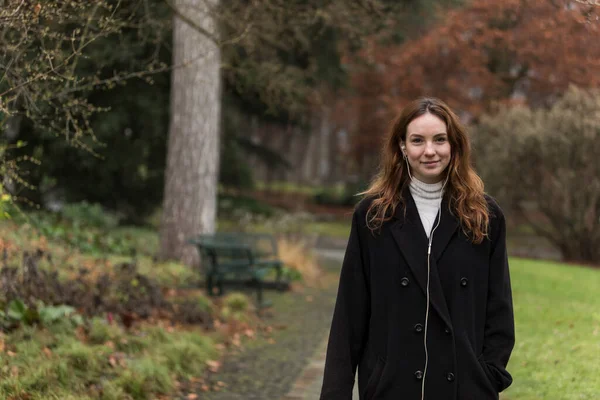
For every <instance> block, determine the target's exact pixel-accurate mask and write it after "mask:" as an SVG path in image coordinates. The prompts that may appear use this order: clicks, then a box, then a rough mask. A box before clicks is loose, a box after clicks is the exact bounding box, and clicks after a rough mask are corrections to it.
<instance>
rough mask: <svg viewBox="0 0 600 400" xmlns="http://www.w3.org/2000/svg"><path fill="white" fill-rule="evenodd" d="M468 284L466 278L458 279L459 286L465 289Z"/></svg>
mask: <svg viewBox="0 0 600 400" xmlns="http://www.w3.org/2000/svg"><path fill="white" fill-rule="evenodd" d="M468 283H469V280H468V279H467V278H460V286H462V287H465V286H467V284H468Z"/></svg>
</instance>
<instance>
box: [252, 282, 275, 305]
mask: <svg viewBox="0 0 600 400" xmlns="http://www.w3.org/2000/svg"><path fill="white" fill-rule="evenodd" d="M254 284H255V285H256V301H257V303H258V308H259V309H260V308H266V307H269V306H270V305H271V302H269V301H264V300H263V285H262V280H260V279H254Z"/></svg>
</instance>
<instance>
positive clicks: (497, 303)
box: [483, 206, 515, 392]
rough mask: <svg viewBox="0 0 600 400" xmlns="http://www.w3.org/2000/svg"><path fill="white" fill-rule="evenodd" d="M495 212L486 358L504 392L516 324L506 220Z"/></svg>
mask: <svg viewBox="0 0 600 400" xmlns="http://www.w3.org/2000/svg"><path fill="white" fill-rule="evenodd" d="M496 207H497V206H496ZM494 213H495V214H496V215H495V216H496V217H497V221H496V222H497V226H496V227H495V232H492V235H493V236H492V250H491V254H490V270H489V284H488V288H489V289H488V299H487V313H486V323H485V335H484V343H483V360H484V364H485V366H486V368H487V371H486V373H487V375H488V377H489V378H490V380H491V381H492V383H493V384H494V386H495V387H496V390H497V391H498V392H501V391H503V390H504V389H506V388H507V387H509V386H510V385H511V383H512V377H511V375H510V374H509V373H508V371H507V370H506V365H507V364H508V359H509V357H510V354H511V352H512V349H513V346H514V344H515V325H514V317H513V303H512V291H511V284H510V274H509V270H508V256H507V252H506V221H505V218H504V215H503V213H502V211H501V210H500V208H499V207H498V208H497V210H494Z"/></svg>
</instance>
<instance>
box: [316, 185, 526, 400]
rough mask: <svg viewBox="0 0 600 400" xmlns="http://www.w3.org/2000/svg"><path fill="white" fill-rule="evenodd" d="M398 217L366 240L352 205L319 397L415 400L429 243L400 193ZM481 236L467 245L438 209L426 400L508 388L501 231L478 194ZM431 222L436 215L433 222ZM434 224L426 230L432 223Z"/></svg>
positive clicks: (501, 223) (510, 322) (510, 333)
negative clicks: (484, 213)
mask: <svg viewBox="0 0 600 400" xmlns="http://www.w3.org/2000/svg"><path fill="white" fill-rule="evenodd" d="M404 198H405V199H406V203H405V204H406V214H404V212H403V210H402V209H401V207H398V209H397V211H396V214H395V216H394V218H393V219H392V220H391V221H388V222H386V223H384V224H383V226H382V228H381V232H380V233H376V234H372V233H371V231H370V230H369V229H368V228H367V226H366V219H365V217H366V212H367V209H368V207H369V204H370V201H369V200H368V199H365V200H363V201H362V202H361V203H359V205H358V206H357V208H356V210H355V212H354V215H353V218H352V228H351V233H350V238H349V241H348V246H347V249H346V254H345V256H344V261H343V264H342V271H341V276H340V283H339V289H338V294H337V300H336V305H335V311H334V315H333V321H332V324H331V331H330V337H329V344H328V347H327V357H326V363H325V375H324V380H323V387H322V390H321V397H320V399H321V400H351V399H352V388H353V385H354V377H355V372H356V368H357V367H358V385H359V393H360V400H420V399H421V385H422V380H423V372H424V369H425V349H424V344H423V341H424V331H425V313H426V306H427V300H426V299H427V298H426V287H427V247H428V239H427V236H426V234H425V230H424V228H423V225H422V224H421V219H420V217H419V214H418V210H417V208H416V205H415V202H414V199H413V198H412V195H411V194H410V191H409V190H408V189H407V190H405V191H404ZM486 200H487V202H488V209H489V211H490V229H489V236H488V238H486V239H484V241H483V242H482V243H480V244H473V243H472V242H470V241H469V240H468V239H467V237H466V235H465V234H464V233H463V231H462V229H461V228H460V226H459V222H458V219H457V218H456V217H455V216H453V215H452V213H451V212H450V211H449V209H448V203H447V200H444V201H443V203H442V212H441V219H440V223H439V226H438V228H437V229H436V230H435V233H434V235H433V244H432V249H431V257H430V287H429V291H430V310H429V321H428V325H427V330H428V333H427V347H428V354H429V361H428V365H427V371H426V377H425V399H427V400H491V399H498V393H499V392H501V391H502V390H504V389H505V388H507V387H508V386H509V385H510V384H511V383H512V377H511V375H510V374H509V373H508V372H507V371H506V365H507V363H508V359H509V357H510V353H511V351H512V348H513V346H514V341H515V335H514V319H513V306H512V294H511V285H510V276H509V269H508V258H507V254H506V225H505V219H504V215H503V213H502V210H501V209H500V207H499V206H498V205H497V203H496V202H495V201H494V200H493V199H492V198H490V197H487V196H486ZM436 223H437V219H436ZM436 223H434V226H435V225H436Z"/></svg>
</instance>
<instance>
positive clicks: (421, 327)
mask: <svg viewBox="0 0 600 400" xmlns="http://www.w3.org/2000/svg"><path fill="white" fill-rule="evenodd" d="M415 332H417V333H421V332H423V325H421V324H416V325H415Z"/></svg>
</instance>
